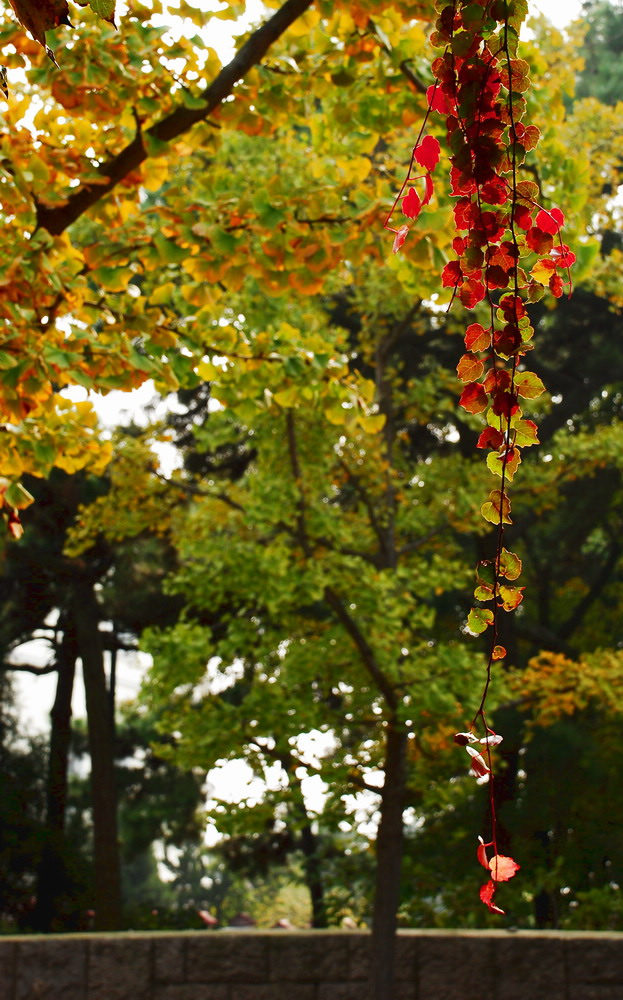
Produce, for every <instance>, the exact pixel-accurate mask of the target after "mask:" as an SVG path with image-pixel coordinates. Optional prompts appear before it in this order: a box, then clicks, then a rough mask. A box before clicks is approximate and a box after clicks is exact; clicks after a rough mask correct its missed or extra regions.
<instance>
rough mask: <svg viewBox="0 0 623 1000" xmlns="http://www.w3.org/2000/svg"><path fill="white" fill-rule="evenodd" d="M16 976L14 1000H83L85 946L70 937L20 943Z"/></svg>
mask: <svg viewBox="0 0 623 1000" xmlns="http://www.w3.org/2000/svg"><path fill="white" fill-rule="evenodd" d="M16 977H17V984H16V985H17V988H16V990H15V1000H82V998H83V996H84V991H85V985H86V947H85V945H84V943H83V942H81V941H77V940H73V939H72V938H69V937H68V938H65V939H64V940H58V938H48V939H38V940H34V939H31V940H29V941H23V942H20V943H19V944H18V946H17V961H16Z"/></svg>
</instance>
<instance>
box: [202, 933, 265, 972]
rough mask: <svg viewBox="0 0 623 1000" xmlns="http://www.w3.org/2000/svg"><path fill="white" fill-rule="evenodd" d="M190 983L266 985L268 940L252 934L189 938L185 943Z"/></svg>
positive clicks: (211, 935)
mask: <svg viewBox="0 0 623 1000" xmlns="http://www.w3.org/2000/svg"><path fill="white" fill-rule="evenodd" d="M186 979H187V981H188V982H189V983H209V982H217V983H265V982H267V981H268V940H267V937H266V936H265V935H257V934H255V932H253V931H240V932H233V933H231V934H229V933H227V934H225V933H215V934H208V933H206V934H205V935H203V936H198V937H195V935H192V936H191V937H189V938H188V940H187V941H186Z"/></svg>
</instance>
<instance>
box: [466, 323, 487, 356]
mask: <svg viewBox="0 0 623 1000" xmlns="http://www.w3.org/2000/svg"><path fill="white" fill-rule="evenodd" d="M465 346H466V348H467V350H468V351H486V350H487V349H488V348H489V347H491V331H490V330H485V328H484V326H481V325H480V323H470V325H469V326H468V327H467V330H466V331H465Z"/></svg>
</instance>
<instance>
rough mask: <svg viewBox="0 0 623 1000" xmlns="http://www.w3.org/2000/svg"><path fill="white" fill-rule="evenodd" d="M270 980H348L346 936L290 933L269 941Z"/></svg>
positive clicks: (347, 945)
mask: <svg viewBox="0 0 623 1000" xmlns="http://www.w3.org/2000/svg"><path fill="white" fill-rule="evenodd" d="M269 955H270V979H271V980H279V979H286V980H288V979H289V980H292V982H298V983H305V982H312V983H317V982H323V981H332V980H336V981H338V982H339V981H340V980H344V979H346V978H347V977H348V969H349V940H348V935H346V934H343V935H342V934H339V933H337V934H323V933H320V934H314V933H313V932H312V933H311V934H305V935H304V936H303V935H296V934H287V935H285V934H284V935H282V936H279V937H277V936H275V937H271V938H270V941H269Z"/></svg>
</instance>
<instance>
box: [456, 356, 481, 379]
mask: <svg viewBox="0 0 623 1000" xmlns="http://www.w3.org/2000/svg"><path fill="white" fill-rule="evenodd" d="M484 367H485V365H484V361H481V360H480V358H477V357H476V355H475V354H464V355H463V357H462V358H461V360H460V361H459V363H458V365H457V366H456V373H457V375H458V376H459V378H460V380H461V382H475V381H476V380H477V379H479V378H480V376H481V375H482V373H483V370H484Z"/></svg>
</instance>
